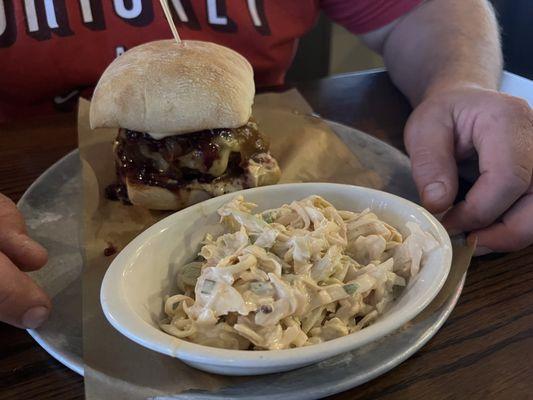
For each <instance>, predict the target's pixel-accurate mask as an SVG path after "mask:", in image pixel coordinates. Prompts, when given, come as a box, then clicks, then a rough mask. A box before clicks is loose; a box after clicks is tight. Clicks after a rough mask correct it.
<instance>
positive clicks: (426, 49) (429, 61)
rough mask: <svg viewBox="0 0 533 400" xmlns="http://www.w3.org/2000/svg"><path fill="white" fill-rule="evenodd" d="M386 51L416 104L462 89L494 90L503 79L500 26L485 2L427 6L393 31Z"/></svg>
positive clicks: (437, 1)
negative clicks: (425, 99) (501, 77)
mask: <svg viewBox="0 0 533 400" xmlns="http://www.w3.org/2000/svg"><path fill="white" fill-rule="evenodd" d="M382 52H383V56H384V58H385V63H386V65H387V68H388V70H389V73H390V75H391V78H392V80H393V81H394V83H395V84H396V85H397V86H398V87H399V88H400V90H402V92H403V93H404V94H405V95H406V96H407V97H408V98H409V99H410V100H411V103H412V104H413V105H417V104H419V103H420V102H421V101H422V100H423V99H424V98H426V97H427V96H429V95H430V94H431V93H434V92H437V91H440V90H446V89H448V88H452V87H457V86H458V85H477V86H480V87H484V88H489V89H496V88H497V87H498V82H499V79H500V75H501V69H502V55H501V49H500V42H499V32H498V25H497V22H496V18H495V16H494V13H493V11H492V8H491V6H490V5H489V3H488V2H487V1H485V0H428V1H426V2H425V3H424V4H422V5H421V6H419V7H418V8H417V9H415V10H413V11H412V12H411V13H410V14H408V15H406V16H405V18H403V19H401V20H400V21H399V22H398V23H397V24H396V25H395V26H394V27H393V28H392V30H391V31H390V32H389V33H388V36H387V38H386V40H385V41H384V43H383V49H382Z"/></svg>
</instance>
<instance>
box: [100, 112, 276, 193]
mask: <svg viewBox="0 0 533 400" xmlns="http://www.w3.org/2000/svg"><path fill="white" fill-rule="evenodd" d="M114 152H115V163H116V169H117V175H118V177H119V180H120V182H121V183H122V184H124V183H125V181H126V178H127V179H128V180H129V181H130V182H135V183H142V184H144V185H150V186H160V187H164V188H166V189H170V190H172V189H178V188H180V187H182V186H184V185H185V184H187V183H190V182H191V181H197V182H200V183H209V182H212V181H213V180H214V179H216V178H220V177H227V176H239V175H241V174H242V173H243V168H245V167H246V166H247V165H248V161H249V160H250V159H251V158H252V157H253V156H254V155H258V154H261V153H266V152H268V143H267V142H266V140H265V139H264V137H263V136H262V135H261V134H260V133H259V131H258V129H257V124H255V123H254V122H252V121H250V122H248V123H247V124H246V125H244V126H241V127H239V128H234V129H230V128H222V129H212V130H204V131H199V132H193V133H189V134H185V135H174V136H168V137H165V138H163V139H160V140H157V139H154V138H152V137H151V136H150V135H148V134H146V133H142V132H136V131H131V130H127V129H121V130H120V131H119V134H118V136H117V138H116V140H115V144H114ZM120 186H121V185H119V186H116V185H115V186H113V187H112V188H111V187H110V188H109V190H108V192H109V193H108V197H111V198H118V199H123V200H124V193H125V190H124V188H123V187H120ZM112 192H115V194H113V193H112Z"/></svg>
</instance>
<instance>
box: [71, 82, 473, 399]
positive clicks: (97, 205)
mask: <svg viewBox="0 0 533 400" xmlns="http://www.w3.org/2000/svg"><path fill="white" fill-rule="evenodd" d="M311 114H312V110H311V108H310V107H309V105H308V104H307V103H306V102H305V100H304V99H303V98H302V97H301V95H300V94H299V93H298V92H297V91H296V90H291V91H288V92H285V93H281V94H263V95H258V96H257V97H256V99H255V104H254V109H253V116H254V118H255V119H256V120H257V122H258V123H259V126H260V130H261V132H262V133H263V134H264V135H265V136H266V137H267V138H268V139H269V141H270V145H271V152H272V154H273V155H274V156H275V157H276V159H277V160H278V162H279V164H280V167H281V169H282V177H281V182H306V181H315V182H317V181H318V182H338V183H347V184H355V185H361V186H367V187H373V188H376V189H383V188H384V187H385V186H386V184H387V182H386V179H391V178H390V177H389V178H387V177H385V176H384V175H386V174H381V175H380V174H379V173H377V172H376V171H375V170H373V169H369V168H365V167H363V165H362V163H361V162H360V160H359V159H358V158H357V157H356V156H355V155H354V153H353V152H352V151H350V150H349V148H348V147H347V146H346V145H345V144H344V143H343V141H341V140H340V139H339V137H338V136H337V135H336V134H335V133H334V132H333V131H332V130H331V129H330V128H329V127H328V125H327V124H326V123H325V122H323V121H322V120H320V119H319V118H313V117H311ZM88 116H89V102H88V101H86V100H81V101H80V105H79V112H78V135H79V149H80V155H81V159H82V166H83V169H82V171H83V196H84V198H83V201H84V204H83V210H84V226H83V232H82V238H83V243H84V250H85V254H84V257H85V259H84V261H85V263H84V265H85V268H84V271H83V319H84V321H83V345H84V361H85V390H86V397H87V399H110V398H112V399H128V400H130V399H131V400H134V399H146V398H154V397H171V396H172V395H177V394H179V393H183V392H185V391H189V390H200V391H207V392H216V391H217V390H219V389H221V388H224V387H228V386H233V385H237V384H240V383H245V382H247V381H249V380H251V379H256V378H253V377H250V378H247V377H226V376H220V375H214V374H209V373H205V372H202V371H199V370H196V369H194V368H191V367H189V366H187V365H185V364H184V363H182V362H181V361H179V360H178V359H175V358H171V357H169V356H165V355H162V354H159V353H157V352H154V351H151V350H148V349H145V348H144V347H142V346H140V345H137V344H136V343H134V342H132V341H130V340H129V339H127V338H126V337H124V336H122V335H121V334H120V333H118V331H116V330H115V329H114V328H113V327H112V326H111V325H110V324H109V323H108V322H107V320H106V319H105V316H104V315H103V312H102V309H101V307H100V300H99V293H100V285H101V282H102V279H103V277H104V274H105V272H106V270H107V267H108V266H109V264H110V263H111V261H112V259H113V255H111V256H109V255H108V256H105V255H104V250H105V249H106V248H107V249H108V252H109V251H111V249H116V251H117V252H119V251H120V250H121V249H122V248H123V247H124V246H125V245H126V244H127V243H128V242H129V241H130V240H132V239H133V238H134V237H135V236H137V235H138V234H139V233H140V232H142V231H143V230H144V229H146V228H147V227H149V226H150V225H152V224H153V223H155V222H157V221H158V220H160V219H161V218H164V217H165V216H167V215H168V214H169V213H168V212H155V211H149V210H144V209H142V208H139V207H134V206H124V205H122V204H121V203H120V202H112V201H108V200H106V199H105V198H104V189H105V187H106V186H107V185H108V184H110V183H112V182H113V181H114V179H115V172H114V165H113V154H112V142H113V139H114V137H115V136H116V134H117V130H116V129H99V130H97V131H92V130H91V129H90V128H89V118H88ZM469 261H470V259H469V257H466V258H465V257H463V258H462V259H461V260H460V262H459V264H460V266H459V268H460V271H463V272H462V273H460V275H461V276H462V275H463V273H464V271H465V270H466V267H467V266H468V264H469ZM455 288H456V285H455V286H453V287H450V288H449V289H447V290H450V293H447V294H443V296H444V297H445V298H448V297H449V295H450V294H451V293H452V292H453V291H454V289H455ZM161 297H162V298H163V294H161Z"/></svg>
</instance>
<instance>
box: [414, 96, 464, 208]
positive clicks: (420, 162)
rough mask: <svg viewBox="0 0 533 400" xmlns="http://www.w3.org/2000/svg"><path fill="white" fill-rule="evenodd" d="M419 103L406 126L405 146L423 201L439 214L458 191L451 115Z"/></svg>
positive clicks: (449, 203) (451, 201)
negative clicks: (429, 108) (420, 105)
mask: <svg viewBox="0 0 533 400" xmlns="http://www.w3.org/2000/svg"><path fill="white" fill-rule="evenodd" d="M443 114H444V113H441V112H440V111H438V110H437V111H435V110H428V109H427V107H423V105H422V107H419V108H418V109H416V110H415V111H414V112H413V113H412V114H411V117H410V118H409V120H408V121H407V125H406V127H405V135H404V137H405V147H406V148H407V152H408V153H409V156H410V158H411V168H412V170H413V179H414V181H415V184H416V187H417V189H418V192H419V194H420V198H421V200H422V205H423V206H424V207H425V208H426V209H427V210H429V211H430V212H432V213H434V214H437V213H441V212H444V211H446V210H447V209H448V208H450V207H451V206H452V204H453V201H454V199H455V196H456V195H457V164H456V161H455V157H454V152H455V151H454V134H453V121H452V119H451V115H449V116H447V115H443Z"/></svg>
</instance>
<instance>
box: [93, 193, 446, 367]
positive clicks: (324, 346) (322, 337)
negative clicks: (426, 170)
mask: <svg viewBox="0 0 533 400" xmlns="http://www.w3.org/2000/svg"><path fill="white" fill-rule="evenodd" d="M241 195H242V196H243V197H241ZM324 199H325V200H324ZM295 200H296V202H295ZM248 202H253V203H256V204H257V205H258V207H257V209H256V210H254V213H256V214H255V215H256V216H255V217H250V216H253V215H254V214H252V212H251V210H252V208H251V205H250V203H248ZM282 204H286V206H284V207H285V208H283V207H281V206H282ZM291 205H292V208H291ZM280 207H281V210H280ZM306 207H307V208H308V210H307V211H305V209H306ZM313 207H314V208H315V209H317V210H320V211H321V212H320V213H317V212H313V210H312V208H313ZM328 208H329V211H325V210H326V209H328ZM294 209H296V210H294ZM332 209H334V210H335V213H334V212H333V211H332ZM367 209H368V210H367ZM217 210H220V211H219V213H220V214H221V216H222V217H223V218H225V219H226V229H227V224H228V223H229V224H232V225H234V226H233V227H232V228H231V229H230V232H228V231H226V232H224V227H223V226H222V225H221V224H220V223H219V218H220V215H218V214H217ZM273 210H274V211H276V212H277V213H279V215H276V216H273V215H271V213H272V211H273ZM283 210H285V211H283ZM365 210H366V211H365ZM315 211H316V210H315ZM328 213H329V214H328ZM319 214H322V216H324V215H326V216H328V218H322V217H320V216H319ZM257 215H259V216H260V217H257ZM291 215H292V216H291ZM295 215H296V217H295ZM313 218H314V219H313ZM265 219H266V221H265ZM258 221H261V222H262V224H261V223H260V222H258ZM335 221H336V223H334V222H335ZM291 223H292V228H291V229H288V227H291ZM258 224H259V226H257V225H258ZM276 224H277V225H276ZM334 225H335V226H334ZM281 226H283V228H282V227H281ZM343 226H344V228H346V226H350V228H349V229H344V230H343ZM365 226H366V228H365V229H367V228H368V227H369V226H373V228H372V229H373V231H372V233H376V232H374V231H375V230H376V229H378V228H376V227H379V229H381V231H382V236H380V237H381V239H376V238H375V237H374V238H371V239H368V237H369V236H372V235H370V234H366V235H361V229H363V228H364V227H365ZM320 227H323V229H322V231H320V232H319V234H314V236H313V237H314V238H315V239H316V241H314V242H313V243H310V244H309V243H308V245H303V244H302V243H301V242H302V240H305V239H301V237H302V236H304V235H302V234H303V230H307V231H308V232H311V231H317V230H320V229H321V228H320ZM362 227H363V228H362ZM259 228H261V229H259ZM276 228H277V230H276ZM382 228H384V229H385V230H386V231H387V233H386V232H385V231H383V230H382ZM254 229H255V231H254ZM379 229H378V230H379ZM271 230H276V231H277V233H274V232H272V231H271ZM289 231H290V232H289ZM295 232H296V233H297V234H296V235H294V233H295ZM325 232H327V234H326V238H325V239H324V238H323V237H320V236H321V235H323V234H325ZM367 233H368V232H367ZM206 235H211V236H208V237H207V241H206V240H205V239H206ZM224 235H232V236H224ZM274 236H276V238H274V239H273V237H274ZM374 236H379V235H374ZM224 237H225V239H226V242H227V243H226V245H223V244H222V243H223V242H224ZM298 237H300V238H298ZM350 237H351V239H353V240H350ZM357 237H362V238H364V239H360V240H358V241H357ZM410 237H411V238H416V240H417V241H418V242H419V244H418V245H417V246H414V245H413V244H412V243H411V244H409V242H413V241H414V239H413V240H410V241H409V240H408V239H409V238H410ZM221 238H222V239H221ZM354 238H355V239H354ZM277 239H280V241H281V242H282V243H276V241H277ZM284 239H287V240H284ZM239 240H241V241H242V243H240V245H239V244H238V241H239ZM217 242H218V244H217ZM289 242H290V243H293V244H294V243H300V246H294V245H293V246H292V251H291V253H290V254H289V255H287V254H286V253H287V251H288V250H289V249H290V248H291V246H289V245H288V244H287V243H289ZM202 243H204V247H203V248H202V252H201V253H200V254H203V255H202V259H201V261H198V262H199V263H200V264H201V267H200V271H199V272H200V274H198V273H196V274H195V275H196V277H195V279H196V280H195V281H194V282H189V285H187V282H186V281H187V279H188V278H187V276H185V277H184V275H183V271H184V268H183V267H184V266H185V265H190V261H191V260H192V259H194V258H195V256H196V255H197V253H198V251H199V249H200V248H201V247H202ZM228 243H229V245H227V244H228ZM356 243H357V245H356ZM405 243H407V244H405ZM232 246H233V247H232ZM235 246H236V247H237V248H235ZM276 246H277V247H278V248H276ZM283 246H285V248H283ZM313 246H314V247H313ZM350 246H352V247H353V246H356V247H354V248H352V249H350ZM424 246H425V247H426V250H428V251H424V252H419V253H418V255H416V256H415V257H416V258H417V261H416V262H413V255H412V254H407V253H409V252H407V250H408V249H409V248H418V249H421V248H424ZM227 248H232V249H233V251H232V252H230V253H231V254H226V253H225V251H226V250H227ZM239 248H240V249H239ZM305 249H307V250H309V249H311V251H310V252H309V251H308V253H309V254H307V253H306V252H305ZM313 249H314V250H313ZM330 249H333V250H330ZM362 249H363V250H364V251H362ZM400 249H403V250H400ZM236 250H239V252H238V254H236ZM356 250H357V251H356ZM313 251H315V253H314V259H313V255H312V254H311V253H312V252H313ZM226 252H227V251H226ZM295 253H296V254H295ZM328 253H329V254H328ZM371 253H372V254H371ZM326 255H327V256H328V257H329V258H328V260H330V261H331V259H335V260H337V261H336V262H333V263H332V262H322V263H320V260H321V259H322V258H325V257H326ZM391 256H396V260H393V258H394V257H391ZM225 257H226V261H225V262H226V264H225V265H224V266H222V265H219V266H218V267H219V268H220V267H222V268H230V269H226V270H224V272H225V273H227V272H229V271H231V273H230V275H231V279H232V280H233V281H232V282H231V283H228V282H230V281H228V280H226V281H225V283H226V286H223V285H222V286H221V285H220V283H221V282H222V281H223V279H222V280H221V279H220V277H219V276H218V275H217V272H220V271H222V270H220V271H216V268H217V264H219V263H220V261H221V260H222V259H223V258H225ZM228 257H229V258H228ZM231 257H233V258H231ZM343 257H344V258H343ZM341 259H343V260H344V261H343V262H341ZM273 260H274V261H275V262H273ZM389 260H390V261H389ZM354 263H355V264H354ZM395 264H396V266H395ZM450 264H451V245H450V242H449V238H448V235H447V234H446V232H445V230H444V228H442V226H441V225H440V224H439V223H438V222H437V221H436V220H435V219H434V218H433V217H432V216H431V215H430V214H429V213H427V212H426V211H425V210H424V209H422V208H421V207H419V206H417V205H415V204H413V203H411V202H409V201H407V200H404V199H401V198H399V197H396V196H394V195H390V194H387V193H384V192H380V191H376V190H372V189H366V188H362V187H355V186H349V185H338V184H326V183H308V184H286V185H276V186H269V187H264V188H257V189H250V190H247V191H243V192H241V193H238V194H235V193H234V194H230V195H226V196H222V197H219V198H215V199H211V200H208V201H206V202H204V203H201V204H198V205H197V206H193V207H190V208H188V209H185V210H183V211H180V212H178V213H176V214H173V215H171V216H169V217H167V218H166V219H164V220H162V221H160V222H159V223H157V224H155V225H154V226H152V227H151V228H149V229H148V230H146V231H145V232H143V233H142V234H141V235H139V236H138V237H137V238H136V239H135V240H133V241H132V242H131V243H130V244H129V245H128V246H127V247H126V248H125V249H124V250H123V251H122V252H121V253H120V254H119V255H118V256H117V258H116V259H115V260H114V261H113V263H112V265H111V266H110V268H109V270H108V272H107V273H106V276H105V278H104V282H103V284H102V291H101V303H102V307H103V309H104V313H105V315H106V317H107V318H108V320H109V321H110V322H111V324H112V325H113V326H114V327H115V328H116V329H118V330H119V331H120V332H121V333H123V334H124V335H126V336H127V337H129V338H130V339H132V340H134V341H136V342H137V343H139V344H141V345H143V346H146V347H148V348H151V349H153V350H156V351H159V352H161V353H164V354H167V355H170V356H174V357H177V358H179V359H181V360H182V361H184V362H186V363H188V364H189V365H192V366H194V367H197V368H199V369H203V370H206V371H209V372H215V373H222V374H228V375H254V374H261V373H270V372H279V371H284V370H289V369H293V368H297V367H300V366H304V365H308V364H311V363H314V362H318V361H321V360H324V359H326V358H329V357H332V356H335V355H337V354H341V353H344V352H346V351H350V350H353V349H355V348H358V347H360V346H363V345H365V344H367V343H369V342H372V341H375V340H378V339H379V338H381V337H383V336H384V335H386V334H388V333H391V332H393V331H394V330H395V329H398V328H400V327H401V326H402V325H403V324H405V323H406V322H408V321H409V320H410V319H412V318H413V317H415V316H416V315H417V314H418V313H419V312H420V311H421V310H422V309H423V308H424V307H425V306H427V305H428V304H429V302H430V301H431V300H432V299H433V298H434V297H435V295H436V294H437V293H438V291H439V290H440V288H441V287H442V285H443V283H444V281H445V279H446V277H447V274H448V271H449V268H450ZM331 266H336V267H335V268H332V267H331ZM418 266H421V268H420V271H415V270H413V268H414V269H418ZM203 271H205V273H204V272H203ZM197 272H198V271H197ZM209 274H211V275H209ZM202 275H203V278H201V279H198V276H202ZM289 275H290V276H291V277H289ZM176 276H180V279H179V283H178V284H176V279H175V277H176ZM283 276H285V277H284V278H282V277H283ZM303 276H309V277H313V278H312V279H304V278H302V277H303ZM295 277H296V278H295ZM183 278H185V279H183ZM226 278H228V275H227V274H226ZM235 278H236V279H235ZM378 278H381V282H382V284H380V285H379V286H377V285H376V282H377V281H378V280H379V279H378ZM231 279H230V280H231ZM306 280H307V282H306ZM372 280H373V281H372ZM190 283H194V287H195V288H196V289H197V290H196V293H195V294H194V295H193V293H191V288H190V287H191V286H193V285H190ZM222 283H223V282H222ZM234 283H237V286H238V289H236V288H235V287H234ZM405 284H407V286H406V287H405V289H404V290H403V291H401V293H400V295H399V296H398V298H396V299H394V301H393V297H394V296H393V292H394V290H393V289H394V286H398V287H402V286H403V285H405ZM365 285H374V291H373V293H372V296H371V298H370V299H366V301H365V298H366V297H368V296H367V295H368V294H369V287H370V286H369V287H367V288H366V290H365ZM187 286H190V287H189V288H187ZM291 287H296V288H298V290H297V291H291V293H289V289H290V288H291ZM230 288H231V289H230ZM232 289H233V291H232ZM389 289H390V290H389ZM186 290H189V293H188V294H189V296H186V294H187V293H186ZM202 291H204V292H206V294H202V293H201V292H202ZM228 291H229V293H231V294H232V295H233V297H228V295H225V296H222V297H220V293H226V294H227V293H228ZM180 292H181V293H180ZM216 293H218V294H219V295H218V298H216V296H214V294H216ZM245 293H247V294H246V295H244V294H245ZM282 293H285V296H284V295H282ZM358 293H359V294H360V296H359V297H357V294H358ZM365 293H366V296H363V294H365ZM169 294H173V296H172V297H170V298H169V300H170V301H168V300H167V304H166V307H163V306H162V304H163V302H162V299H163V296H165V295H169ZM198 294H199V295H200V296H199V297H196V296H197V295H198ZM237 294H238V296H237ZM176 296H177V297H176ZM180 296H181V297H180ZM201 296H204V297H205V298H204V299H203V300H200V297H201ZM185 297H188V298H189V299H190V300H186V299H185ZM193 297H194V298H193ZM245 297H246V299H247V301H242V299H243V298H245ZM215 298H216V301H211V303H210V305H209V307H206V304H208V303H209V301H210V300H213V299H215ZM228 299H229V300H228ZM283 299H284V300H283ZM197 301H198V305H197V306H196V307H195V304H196V302H197ZM276 302H277V303H276ZM331 304H334V307H333V306H331ZM343 307H344V308H343ZM354 310H355V311H354ZM377 310H381V312H376V311H377ZM187 311H188V312H187ZM235 313H236V314H235ZM228 316H230V317H231V318H233V319H234V321H228V320H227V318H228ZM326 316H327V317H326ZM367 316H368V318H367ZM356 317H359V318H356ZM220 318H222V319H223V321H222V320H220ZM239 318H240V321H239ZM365 318H367V319H366V320H365ZM173 319H174V321H173ZM187 320H188V321H187ZM162 321H163V326H164V329H165V328H166V329H165V330H166V331H167V332H168V333H170V334H173V333H175V334H176V335H175V336H181V337H182V338H177V337H174V336H171V335H169V334H167V333H165V332H163V331H162V330H161V329H160V326H161V322H162ZM180 321H181V322H180ZM198 321H200V324H198ZM317 321H319V322H318V323H317ZM193 322H194V323H193ZM326 322H327V326H325V324H326ZM370 322H373V323H372V324H371V325H368V324H369V323H370ZM210 324H211V325H210ZM165 325H166V326H165ZM236 325H237V327H236ZM304 325H305V326H304ZM367 325H368V326H367ZM193 326H194V329H193V328H192V327H193ZM217 326H219V328H216V327H217ZM223 327H225V328H224V329H222V328H223ZM228 327H230V328H231V329H233V330H234V331H237V332H239V333H240V335H236V334H235V332H231V330H229V329H228ZM362 328H364V329H362ZM216 329H220V330H221V331H220V332H216ZM193 330H195V332H194V333H196V332H198V331H199V330H200V331H201V333H200V334H198V335H197V338H198V337H200V338H203V339H199V340H194V333H191V332H192V331H193ZM184 333H185V336H183V335H184ZM254 334H255V335H254ZM206 338H207V339H206ZM221 338H225V339H223V340H222V341H221ZM191 339H192V340H191ZM217 340H218V343H217ZM195 341H196V343H195ZM199 343H203V344H199ZM211 346H215V347H211ZM247 348H250V349H252V348H253V349H256V351H248V350H243V349H247ZM265 349H271V350H265Z"/></svg>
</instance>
